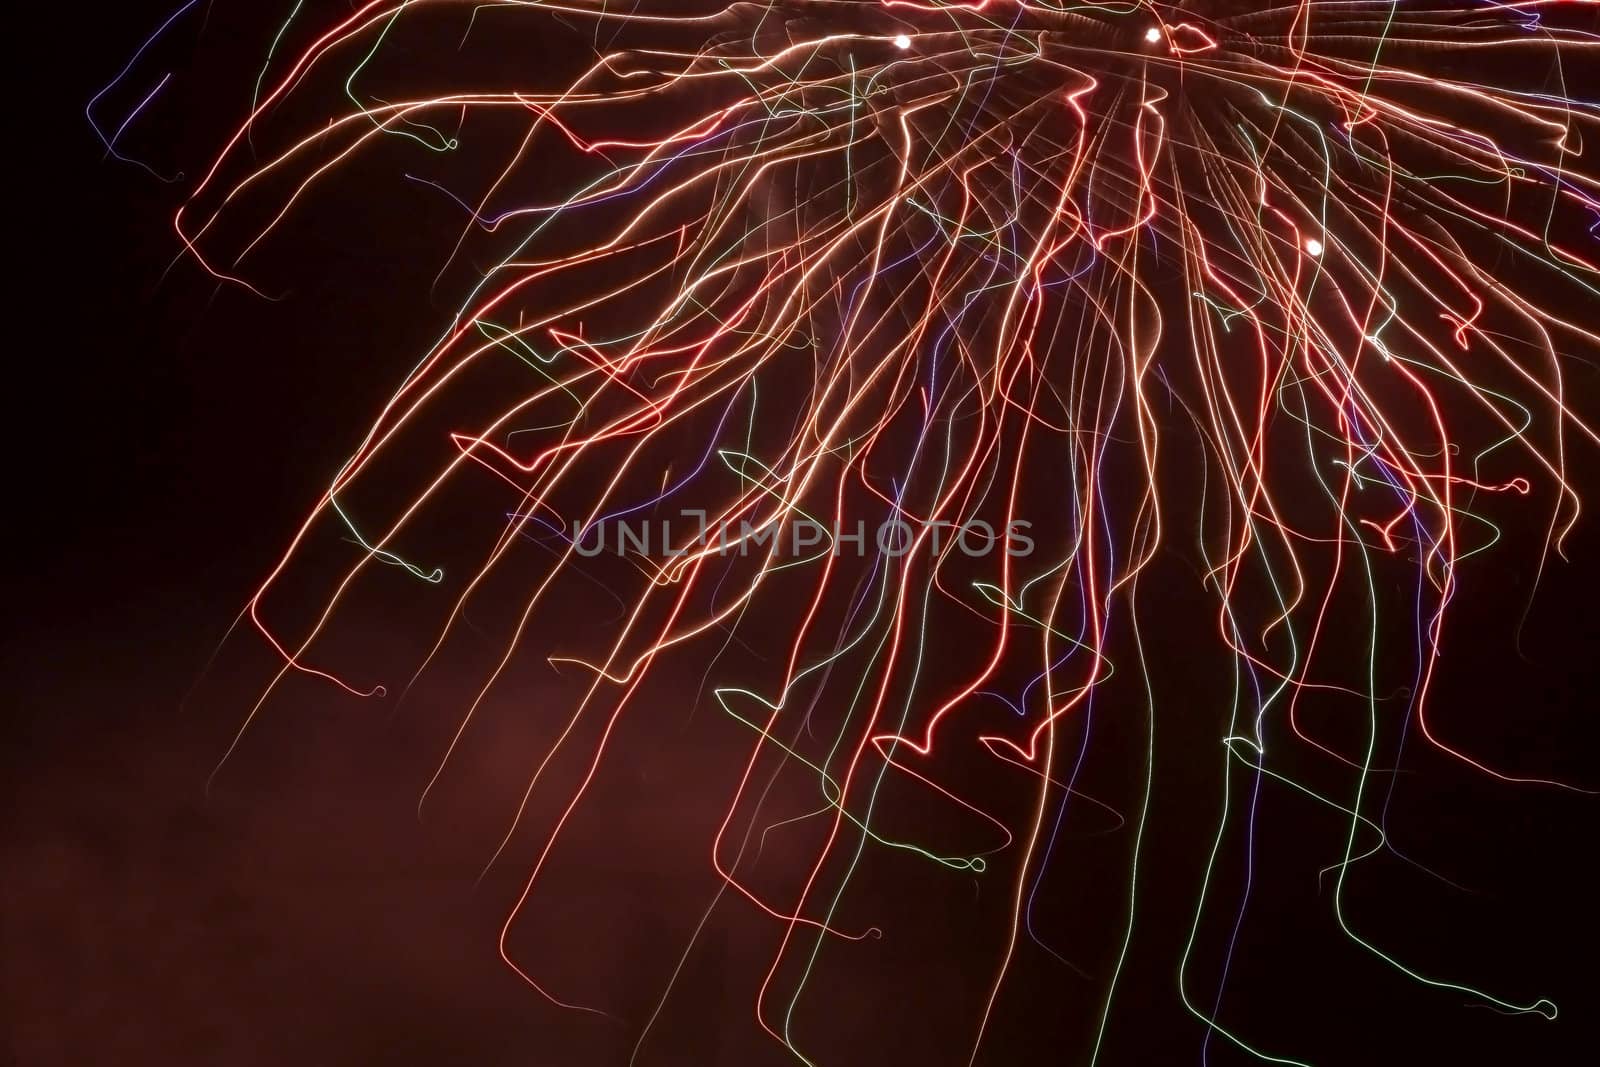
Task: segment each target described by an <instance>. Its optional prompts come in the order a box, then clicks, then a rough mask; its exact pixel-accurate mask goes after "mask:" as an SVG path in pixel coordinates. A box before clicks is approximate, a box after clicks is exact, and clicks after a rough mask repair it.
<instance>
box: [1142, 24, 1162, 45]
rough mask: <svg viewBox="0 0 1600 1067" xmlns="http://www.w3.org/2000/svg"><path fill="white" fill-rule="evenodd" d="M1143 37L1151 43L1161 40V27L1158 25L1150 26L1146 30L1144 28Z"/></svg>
mask: <svg viewBox="0 0 1600 1067" xmlns="http://www.w3.org/2000/svg"><path fill="white" fill-rule="evenodd" d="M1144 39H1145V40H1147V41H1149V42H1150V43H1151V44H1158V43H1160V41H1161V27H1159V26H1151V27H1150V28H1149V29H1148V30H1145V31H1144Z"/></svg>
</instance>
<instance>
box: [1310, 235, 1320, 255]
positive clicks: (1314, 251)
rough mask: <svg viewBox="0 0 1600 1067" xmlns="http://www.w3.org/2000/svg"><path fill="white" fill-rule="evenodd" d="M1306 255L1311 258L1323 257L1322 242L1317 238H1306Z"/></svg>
mask: <svg viewBox="0 0 1600 1067" xmlns="http://www.w3.org/2000/svg"><path fill="white" fill-rule="evenodd" d="M1306 254H1307V255H1310V256H1320V255H1322V242H1321V241H1319V240H1317V239H1316V238H1315V237H1307V238H1306Z"/></svg>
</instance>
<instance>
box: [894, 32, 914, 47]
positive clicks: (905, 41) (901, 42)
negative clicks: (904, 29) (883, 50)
mask: <svg viewBox="0 0 1600 1067" xmlns="http://www.w3.org/2000/svg"><path fill="white" fill-rule="evenodd" d="M894 46H895V47H896V48H899V49H902V50H904V49H907V48H910V47H911V38H909V37H907V36H906V35H905V34H903V33H902V34H899V35H897V36H896V37H895V39H894Z"/></svg>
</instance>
